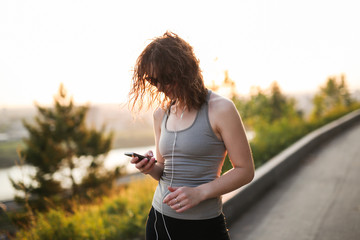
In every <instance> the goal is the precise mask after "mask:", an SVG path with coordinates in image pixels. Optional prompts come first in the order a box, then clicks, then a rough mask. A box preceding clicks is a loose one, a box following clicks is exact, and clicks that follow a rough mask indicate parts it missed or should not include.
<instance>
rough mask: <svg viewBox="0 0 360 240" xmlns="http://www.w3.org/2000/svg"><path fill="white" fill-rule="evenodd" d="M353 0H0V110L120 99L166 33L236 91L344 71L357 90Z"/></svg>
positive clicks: (292, 88) (302, 82) (315, 80)
mask: <svg viewBox="0 0 360 240" xmlns="http://www.w3.org/2000/svg"><path fill="white" fill-rule="evenodd" d="M359 10H360V3H359V2H358V1H354V0H352V1H350V0H302V1H289V0H276V1H275V0H267V1H266V0H248V1H245V0H238V1H227V0H223V1H219V0H218V1H211V0H207V1H201V0H197V1H194V0H182V1H171V0H167V1H158V0H152V1H148V0H132V1H120V0H117V1H114V0H102V1H100V0H98V1H95V0H82V1H80V0H71V1H69V0H62V1H53V0H33V1H26V0H24V1H19V0H1V1H0V107H7V106H18V105H33V103H34V102H37V103H39V104H51V103H52V101H53V96H54V94H55V93H56V92H57V90H58V88H59V85H60V83H63V84H64V86H65V88H66V89H67V90H68V92H69V94H70V95H72V96H73V97H74V100H75V102H76V103H87V102H90V103H120V102H124V101H126V99H127V93H128V91H129V89H130V86H131V75H132V67H133V65H134V63H135V61H136V58H137V56H138V55H139V54H140V53H141V51H142V50H143V49H144V47H145V46H146V45H147V44H148V43H149V42H150V41H151V39H152V38H154V37H156V36H160V35H162V34H163V33H164V32H165V31H167V30H169V31H172V32H174V33H176V34H178V35H179V36H180V37H182V38H183V39H185V40H186V41H188V42H189V43H190V44H191V45H192V46H193V47H194V51H195V54H196V56H197V57H198V58H199V59H200V67H201V69H202V71H203V75H204V80H205V83H206V84H211V83H212V82H213V81H214V82H215V83H217V84H219V83H221V81H223V79H224V71H225V70H227V71H228V73H229V76H230V78H231V79H232V80H234V81H235V82H236V86H237V90H238V92H239V93H241V94H248V93H249V92H250V89H251V87H252V86H259V87H261V88H263V89H264V88H267V87H269V85H270V84H271V82H273V81H277V82H278V84H279V85H280V87H281V89H282V90H283V92H288V93H294V92H307V91H316V90H317V89H318V88H319V86H321V85H323V84H324V83H325V81H326V79H327V78H328V77H329V76H335V75H340V74H345V75H346V77H347V82H348V85H349V88H350V90H354V89H360V27H359V24H360V14H359Z"/></svg>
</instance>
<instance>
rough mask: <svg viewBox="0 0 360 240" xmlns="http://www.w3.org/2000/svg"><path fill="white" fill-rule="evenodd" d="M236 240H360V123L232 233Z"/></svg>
mask: <svg viewBox="0 0 360 240" xmlns="http://www.w3.org/2000/svg"><path fill="white" fill-rule="evenodd" d="M230 235H231V239H232V240H360V124H357V125H356V126H354V127H352V128H350V129H348V130H346V131H345V132H343V133H341V134H340V135H338V136H337V137H336V138H334V139H332V140H330V141H328V142H327V143H325V144H324V145H323V146H322V147H321V148H319V149H318V150H317V151H314V152H312V153H311V154H309V156H308V157H307V158H306V159H304V162H303V164H302V166H301V167H300V168H299V169H297V170H296V171H294V172H293V173H292V174H290V175H289V177H287V178H285V179H284V181H283V182H282V183H280V184H278V185H277V186H275V187H274V188H273V189H272V190H271V191H269V193H268V194H266V195H265V196H264V197H263V198H262V199H260V200H259V201H258V202H257V203H256V204H255V205H254V206H253V207H252V208H251V209H250V210H249V211H247V212H246V213H245V214H244V215H242V216H241V217H240V218H239V219H238V220H237V221H236V222H235V223H233V224H232V226H231V228H230Z"/></svg>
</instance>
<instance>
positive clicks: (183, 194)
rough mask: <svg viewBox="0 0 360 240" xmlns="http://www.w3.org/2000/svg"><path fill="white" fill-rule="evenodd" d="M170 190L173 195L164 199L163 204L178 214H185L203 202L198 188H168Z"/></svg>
mask: <svg viewBox="0 0 360 240" xmlns="http://www.w3.org/2000/svg"><path fill="white" fill-rule="evenodd" d="M168 189H169V191H170V192H171V193H170V194H169V195H167V196H166V197H165V198H164V201H163V202H164V203H165V204H167V205H169V206H170V207H171V208H172V209H174V210H175V211H176V212H178V213H180V212H184V211H186V210H188V209H189V208H192V207H194V206H196V205H198V204H199V203H200V202H201V201H202V198H201V193H200V190H199V189H198V188H192V187H168Z"/></svg>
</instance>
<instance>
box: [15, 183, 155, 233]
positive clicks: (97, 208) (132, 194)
mask: <svg viewBox="0 0 360 240" xmlns="http://www.w3.org/2000/svg"><path fill="white" fill-rule="evenodd" d="M156 183H157V182H156V181H155V180H152V179H151V178H150V177H149V178H145V180H136V181H133V182H131V183H130V184H129V185H128V186H127V187H125V188H121V189H120V190H119V191H118V192H115V193H113V194H112V195H111V196H108V197H103V198H101V199H99V200H98V201H97V204H91V205H81V204H77V203H73V209H72V212H71V213H70V212H68V211H65V210H62V209H51V210H50V211H49V212H46V213H39V214H37V215H36V220H35V221H34V222H33V223H32V224H31V226H30V227H29V228H24V229H22V230H20V231H18V233H17V234H16V237H15V238H14V239H40V240H42V239H53V240H63V239H64V240H65V239H122V240H126V239H144V236H145V223H146V219H147V214H148V211H149V210H150V208H151V201H152V196H153V193H154V190H155V187H156Z"/></svg>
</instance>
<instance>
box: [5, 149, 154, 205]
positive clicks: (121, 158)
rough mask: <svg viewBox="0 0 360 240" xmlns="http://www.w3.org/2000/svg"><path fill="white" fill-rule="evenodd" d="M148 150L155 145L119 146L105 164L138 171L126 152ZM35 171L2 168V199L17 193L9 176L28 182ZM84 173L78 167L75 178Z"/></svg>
mask: <svg viewBox="0 0 360 240" xmlns="http://www.w3.org/2000/svg"><path fill="white" fill-rule="evenodd" d="M148 150H153V151H154V152H155V147H154V146H145V147H136V148H119V149H113V150H111V151H110V152H109V153H108V155H107V156H106V158H105V162H104V166H105V167H106V168H107V169H115V168H116V167H117V166H125V169H126V172H127V173H134V172H136V171H137V170H136V168H135V167H134V166H133V165H132V164H130V163H129V160H130V158H129V157H127V156H125V155H124V153H125V152H137V153H140V154H143V153H145V152H147V151H148ZM33 173H35V169H34V167H32V166H22V167H19V166H13V167H10V168H2V169H0V201H5V200H12V199H13V198H14V195H15V189H14V188H13V186H12V184H11V181H10V179H9V177H11V178H12V179H14V180H21V179H23V180H24V182H28V181H29V178H28V177H27V176H28V175H29V174H33ZM83 173H84V168H79V169H76V171H75V172H74V175H75V178H76V179H80V178H81V176H82V175H83ZM62 174H67V172H66V171H63V173H62ZM56 178H57V179H59V180H60V179H61V174H58V175H57V176H56ZM62 184H64V185H67V184H69V183H68V182H64V181H62Z"/></svg>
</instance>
